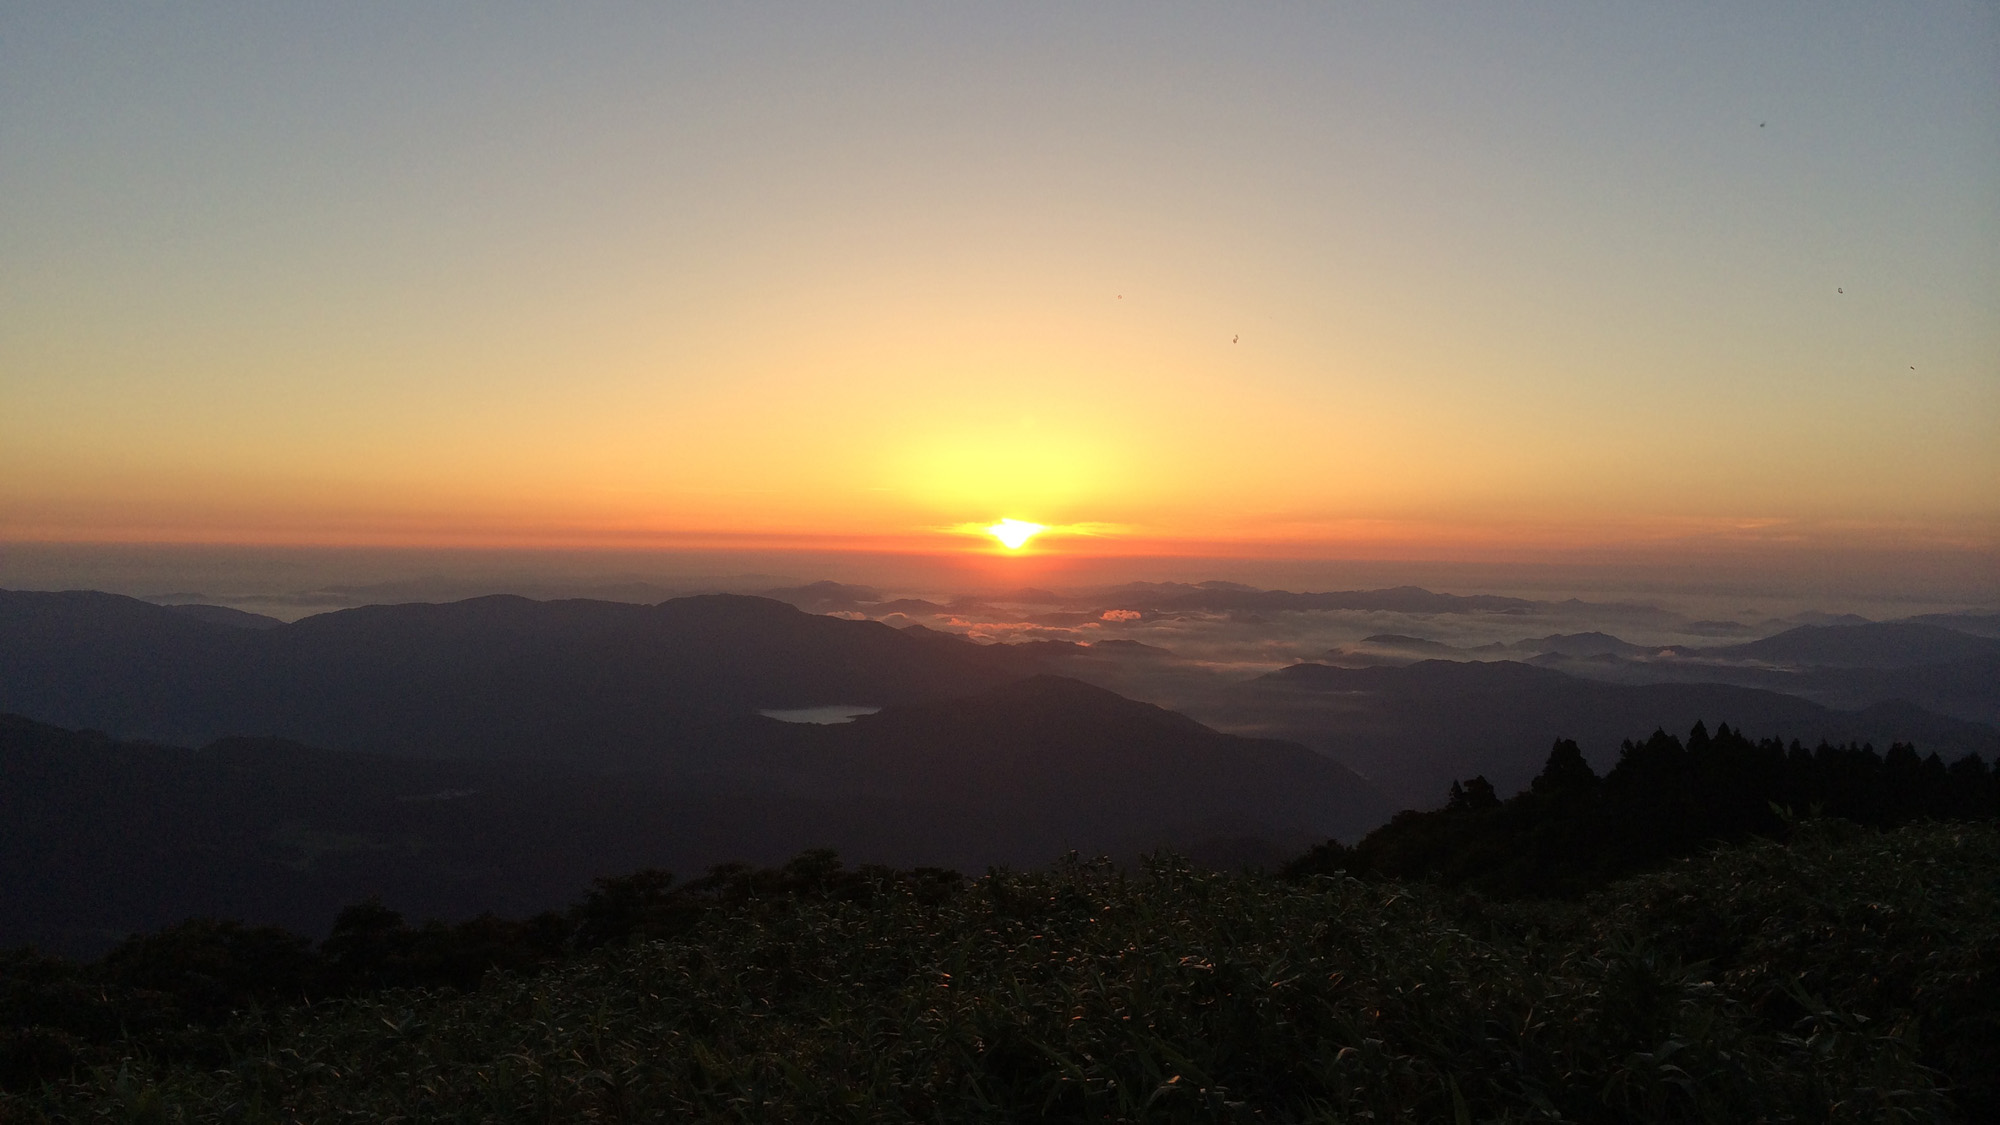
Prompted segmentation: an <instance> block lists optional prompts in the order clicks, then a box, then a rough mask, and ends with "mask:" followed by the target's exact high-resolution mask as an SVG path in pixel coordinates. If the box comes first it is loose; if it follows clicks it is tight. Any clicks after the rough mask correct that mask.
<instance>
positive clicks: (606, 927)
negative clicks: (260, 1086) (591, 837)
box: [0, 851, 965, 1089]
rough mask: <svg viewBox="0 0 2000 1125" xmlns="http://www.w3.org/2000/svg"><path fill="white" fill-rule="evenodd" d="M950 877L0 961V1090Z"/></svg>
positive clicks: (158, 941) (809, 884) (652, 891)
mask: <svg viewBox="0 0 2000 1125" xmlns="http://www.w3.org/2000/svg"><path fill="white" fill-rule="evenodd" d="M964 882H965V880H964V877H963V876H962V875H960V874H959V873H958V872H956V871H946V870H941V869H937V868H916V869H914V870H908V871H899V870H894V869H890V868H885V867H873V866H864V867H860V868H854V869H850V868H846V867H844V866H843V865H842V864H841V862H840V860H839V858H838V857H837V856H836V855H835V854H834V853H832V852H830V851H811V852H806V853H805V854H803V855H800V856H799V857H798V858H796V859H794V860H792V861H791V862H790V863H787V864H785V865H784V866H783V867H776V868H753V867H750V866H748V865H744V864H728V865H724V866H721V867H717V868H715V869H713V870H711V871H710V872H709V873H708V874H707V875H706V876H704V877H702V878H699V879H695V880H692V881H689V882H684V883H677V882H676V881H675V878H674V876H673V875H671V874H669V873H667V872H664V871H656V870H647V871H640V872H636V873H634V874H631V875H626V876H621V877H616V878H604V879H599V880H597V881H596V882H595V883H594V884H593V885H592V886H591V889H590V891H589V893H588V894H587V895H585V897H584V898H583V899H582V900H581V901H579V902H577V903H576V904H575V905H573V906H571V907H570V908H569V909H568V910H566V911H549V912H546V913H543V914H539V915H536V916H534V917H532V918H528V919H525V920H516V919H507V918H499V917H495V916H494V915H491V914H485V915H481V916H479V917H476V918H472V919H469V920H467V921H464V922H459V923H455V924H453V923H445V922H436V921H432V922H426V923H423V924H421V925H411V924H410V923H409V922H408V920H406V919H405V918H404V917H403V916H402V915H401V914H400V913H398V912H396V911H394V910H391V909H389V908H388V907H386V906H384V905H383V904H382V903H381V902H380V901H378V900H371V901H368V902H362V903H357V904H355V905H353V906H350V907H348V908H347V909H345V910H343V911H342V912H341V913H340V915H339V917H338V918H337V919H336V920H335V922H334V925H333V929H332V932H331V933H330V934H329V935H328V936H327V938H326V939H325V940H324V941H321V942H319V943H317V944H315V943H314V942H313V941H312V940H311V939H309V938H306V937H303V936H301V935H299V934H295V933H292V932H290V931H288V930H284V929H281V928H279V927H276V926H250V925H244V924H243V923H241V922H235V921H227V920H218V919H212V918H196V919H190V920H188V921H185V922H182V923H180V924H178V925H174V926H169V927H167V928H165V929H161V930H157V931H154V932H152V933H147V934H136V935H133V936H132V937H129V938H127V939H126V940H125V941H123V942H121V943H120V944H119V945H117V946H116V947H114V948H113V949H112V950H111V951H110V952H109V953H107V954H105V955H104V956H103V957H101V958H99V959H98V960H96V961H91V962H76V961H71V960H67V959H64V958H60V957H52V956H48V955H45V954H42V953H40V952H38V951H36V950H34V949H32V948H20V949H14V950H10V951H0V1089H21V1088H25V1087H30V1086H34V1085H38V1084H40V1083H41V1082H43V1081H46V1080H49V1079H54V1078H66V1077H68V1076H70V1075H71V1074H73V1073H75V1072H77V1071H78V1070H79V1068H83V1067H87V1066H89V1065H92V1064H95V1063H101V1062H104V1061H106V1059H107V1058H109V1057H111V1054H112V1053H113V1052H115V1051H118V1050H130V1049H131V1048H132V1047H133V1046H134V1045H141V1046H143V1048H144V1050H145V1052H146V1054H147V1055H148V1056H149V1057H152V1058H155V1059H159V1060H161V1061H171V1062H185V1063H188V1064H190V1065H220V1064H221V1063H222V1062H223V1061H224V1060H226V1058H227V1056H228V1045H227V1041H226V1036H224V1035H223V1034H222V1030H221V1029H223V1028H224V1027H225V1026H226V1025H227V1024H228V1023H229V1022H230V1020H231V1019H232V1017H233V1016H235V1015H236V1014H238V1013H241V1012H245V1011H258V1010H262V1011H269V1010H272V1009H278V1008H285V1007H291V1006H295V1005H302V1004H311V1003H314V1002H317V1001H323V1000H328V999H336V998H342V997H355V996H367V995H374V994H379V993H382V992H384V991H386V990H389V989H399V988H413V989H431V990H437V989H447V990H453V991H458V992H468V991H473V990H475V989H477V988H478V987H479V985H480V984H481V982H482V981H484V980H485V979H486V977H487V975H488V974H489V973H493V972H496V971H497V972H506V973H512V974H516V975H521V974H529V975H532V974H534V973H537V972H539V971H541V970H543V969H546V968H549V967H551V966H554V965H558V964H563V963H566V962H569V961H572V960H574V959H576V958H578V957H581V956H584V955H587V954H589V953H590V952H591V951H593V950H596V949H600V948H603V947H605V946H610V945H617V944H622V943H626V942H630V941H633V940H635V939H665V938H671V937H674V936H677V935H679V934H681V933H684V932H685V931H687V930H688V929H689V928H691V927H693V926H694V925H695V924H696V923H698V922H699V921H700V920H701V919H702V918H703V917H705V916H707V915H709V914H710V913H712V912H714V911H716V910H731V909H740V908H742V907H743V906H744V905H746V904H748V903H752V902H757V901H763V900H774V899H787V898H806V899H816V900H839V901H846V902H863V903H865V902H867V901H869V900H871V899H873V898H874V897H876V896H878V895H881V894H884V893H896V894H904V895H911V894H913V895H915V896H917V897H918V898H920V899H935V898H938V897H940V896H943V895H948V894H951V893H954V892H955V891H956V890H958V889H959V888H960V887H961V886H962V885H963V884H964Z"/></svg>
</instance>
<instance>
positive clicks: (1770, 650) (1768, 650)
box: [1691, 622, 2000, 668]
mask: <svg viewBox="0 0 2000 1125" xmlns="http://www.w3.org/2000/svg"><path fill="white" fill-rule="evenodd" d="M1691 655H1694V656H1696V657H1700V658H1704V659H1709V660H1758V661H1764V662H1767V663H1771V664H1782V665H1792V666H1805V667H1817V668H1908V667H1912V666H1915V665H1922V664H1948V663H1951V662H1954V661H1959V660H1971V659H1975V658H1978V657H1986V656H1994V655H2000V639H1995V638H1992V637H1977V636H1973V635H1971V634H1969V633H1962V632H1959V631H1958V630H1956V629H1948V628H1945V627H1944V626H1942V625H1932V624H1924V623H1919V622H1886V623H1874V622H1870V623H1868V624H1860V625H1801V626H1799V627H1798V628H1796V629H1787V630H1785V631H1784V632H1782V633H1778V634H1776V635H1775V636H1769V637H1765V638H1764V639H1762V640H1757V641H1751V642H1749V643H1747V644H1740V645H1729V646H1726V647H1722V648H1704V649H1698V650H1696V651H1695V652H1694V653H1692V654H1691Z"/></svg>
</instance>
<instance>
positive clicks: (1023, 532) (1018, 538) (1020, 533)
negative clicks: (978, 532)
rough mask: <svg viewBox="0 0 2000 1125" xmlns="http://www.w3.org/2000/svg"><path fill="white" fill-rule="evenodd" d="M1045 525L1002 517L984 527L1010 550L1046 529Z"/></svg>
mask: <svg viewBox="0 0 2000 1125" xmlns="http://www.w3.org/2000/svg"><path fill="white" fill-rule="evenodd" d="M1046 530H1047V527H1046V526H1045V525H1043V524H1039V523H1029V522H1028V521H1026V520H1016V519H1004V520H1001V521H1000V522H999V523H996V524H994V525H993V526H992V527H989V528H987V529H986V534H988V535H991V536H992V537H993V538H995V539H998V540H999V541H1000V542H1002V543H1005V544H1006V545H1007V549H1008V550H1010V551H1018V550H1020V549H1021V547H1022V545H1023V544H1025V543H1027V541H1028V540H1030V539H1033V538H1034V537H1035V536H1036V535H1038V534H1040V533H1041V532H1043V531H1046Z"/></svg>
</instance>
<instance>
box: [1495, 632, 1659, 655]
mask: <svg viewBox="0 0 2000 1125" xmlns="http://www.w3.org/2000/svg"><path fill="white" fill-rule="evenodd" d="M1512 647H1513V648H1515V649H1517V650H1519V651H1521V652H1553V653H1557V654H1559V655H1562V656H1637V655H1643V654H1649V653H1652V652H1654V651H1656V650H1655V649H1650V648H1647V647H1646V646H1644V645H1635V644H1632V643H1631V642H1629V641H1622V640H1619V639H1618V638H1617V637H1614V636H1612V635H1611V634H1609V633H1596V632H1592V633H1563V634H1558V635H1555V636H1549V637H1543V638H1541V639H1539V640H1530V641H1515V642H1514V644H1513V646H1512Z"/></svg>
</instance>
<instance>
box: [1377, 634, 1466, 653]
mask: <svg viewBox="0 0 2000 1125" xmlns="http://www.w3.org/2000/svg"><path fill="white" fill-rule="evenodd" d="M1361 641H1362V643H1363V644H1371V645H1385V646H1389V647H1393V648H1404V649H1409V650H1410V651H1412V652H1457V651H1458V649H1457V647H1456V646H1453V645H1448V644H1446V643H1444V642H1443V641H1433V640H1427V639H1425V638H1423V637H1406V636H1403V635H1402V634H1400V633H1377V634H1375V635H1374V636H1372V637H1363V638H1361Z"/></svg>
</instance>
